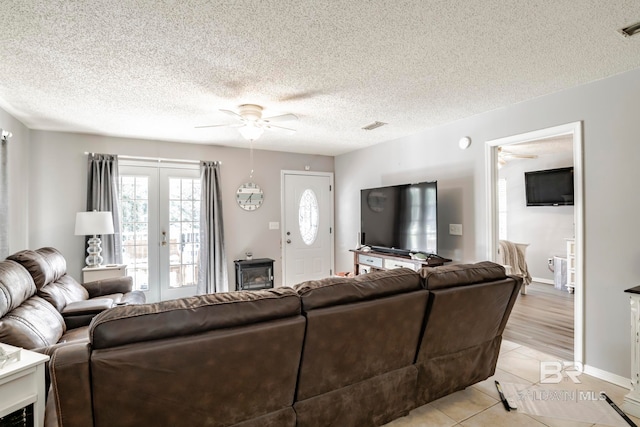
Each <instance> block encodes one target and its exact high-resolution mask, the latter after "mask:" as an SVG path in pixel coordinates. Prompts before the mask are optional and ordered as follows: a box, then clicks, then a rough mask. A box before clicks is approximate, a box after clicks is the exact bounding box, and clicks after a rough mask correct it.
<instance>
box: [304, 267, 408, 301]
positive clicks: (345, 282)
mask: <svg viewBox="0 0 640 427" xmlns="http://www.w3.org/2000/svg"><path fill="white" fill-rule="evenodd" d="M400 273H402V274H399V273H396V275H395V276H394V277H399V278H402V277H405V276H413V275H414V274H418V273H417V272H415V271H413V270H409V271H407V272H404V271H402V272H400ZM419 277H420V276H419V275H418V278H419ZM388 279H389V278H388V277H383V278H380V279H374V280H370V281H367V282H366V283H372V282H375V281H378V280H388ZM320 281H322V280H320ZM305 283H307V282H305ZM352 283H354V280H353V278H351V280H340V281H336V282H335V283H329V284H327V285H323V286H321V287H318V288H307V289H302V290H300V291H299V290H296V292H298V294H299V295H300V294H301V295H305V294H307V293H309V292H311V291H314V290H316V289H329V288H332V287H334V286H339V285H348V284H352ZM355 283H356V284H357V283H360V282H355ZM303 284H304V283H301V284H300V285H303Z"/></svg>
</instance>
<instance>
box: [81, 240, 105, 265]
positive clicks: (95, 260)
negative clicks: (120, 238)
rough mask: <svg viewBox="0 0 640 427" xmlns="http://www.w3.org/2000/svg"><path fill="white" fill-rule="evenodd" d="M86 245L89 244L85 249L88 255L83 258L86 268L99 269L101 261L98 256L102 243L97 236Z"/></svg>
mask: <svg viewBox="0 0 640 427" xmlns="http://www.w3.org/2000/svg"><path fill="white" fill-rule="evenodd" d="M87 243H88V244H89V247H88V248H87V253H88V254H89V256H88V257H86V258H85V262H86V263H87V267H89V268H97V267H100V265H101V264H102V261H103V258H102V256H100V253H101V252H102V241H101V240H100V238H99V237H98V236H93V237H92V238H90V239H89V240H88V241H87Z"/></svg>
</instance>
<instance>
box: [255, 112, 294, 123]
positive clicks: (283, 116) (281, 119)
mask: <svg viewBox="0 0 640 427" xmlns="http://www.w3.org/2000/svg"><path fill="white" fill-rule="evenodd" d="M288 120H298V116H296V115H295V114H291V113H288V114H280V115H279V116H273V117H265V118H264V119H263V121H264V122H265V123H272V122H286V121H288Z"/></svg>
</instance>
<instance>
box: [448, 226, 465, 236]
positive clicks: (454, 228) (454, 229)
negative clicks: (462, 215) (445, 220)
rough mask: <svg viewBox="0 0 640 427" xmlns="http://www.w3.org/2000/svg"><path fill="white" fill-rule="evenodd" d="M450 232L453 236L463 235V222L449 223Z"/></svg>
mask: <svg viewBox="0 0 640 427" xmlns="http://www.w3.org/2000/svg"><path fill="white" fill-rule="evenodd" d="M449 234H451V235H452V236H462V224H449Z"/></svg>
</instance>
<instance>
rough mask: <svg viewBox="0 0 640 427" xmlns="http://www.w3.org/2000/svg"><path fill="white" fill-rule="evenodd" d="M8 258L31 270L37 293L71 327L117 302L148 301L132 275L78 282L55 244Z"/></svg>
mask: <svg viewBox="0 0 640 427" xmlns="http://www.w3.org/2000/svg"><path fill="white" fill-rule="evenodd" d="M7 259H9V260H12V261H15V262H17V263H19V264H21V265H22V266H23V267H25V268H26V269H27V271H29V273H30V274H31V277H33V281H34V283H35V285H36V288H37V292H36V294H37V295H38V296H39V297H41V298H43V299H44V300H45V301H47V302H49V303H50V304H51V305H53V306H54V307H55V308H56V310H58V312H60V314H62V317H63V318H64V322H65V324H66V326H67V329H73V328H78V327H81V326H86V325H88V324H89V323H90V322H91V319H93V318H94V317H95V316H96V315H97V314H98V313H101V312H102V311H104V310H106V309H108V308H111V307H114V306H116V305H122V304H143V303H144V302H145V296H144V293H142V292H141V291H134V290H132V288H133V281H132V279H131V277H118V278H112V279H105V280H98V281H95V282H89V283H84V284H80V283H78V281H76V280H75V279H74V278H73V277H71V276H70V275H68V274H67V262H66V260H65V259H64V256H63V255H62V254H61V253H60V251H58V250H57V249H55V248H51V247H45V248H40V249H37V250H35V251H34V250H28V249H27V250H23V251H20V252H17V253H15V254H13V255H11V256H9V257H7Z"/></svg>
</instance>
